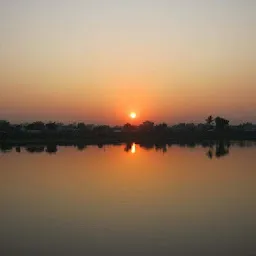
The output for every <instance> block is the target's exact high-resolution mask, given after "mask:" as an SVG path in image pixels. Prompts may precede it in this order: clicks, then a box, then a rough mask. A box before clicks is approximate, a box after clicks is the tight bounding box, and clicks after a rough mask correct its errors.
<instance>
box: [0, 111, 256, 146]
mask: <svg viewBox="0 0 256 256" xmlns="http://www.w3.org/2000/svg"><path fill="white" fill-rule="evenodd" d="M219 138H227V139H256V125H254V124H252V123H243V124H240V125H230V123H229V120H227V119H225V118H222V117H216V118H214V117H213V116H209V117H207V118H206V120H205V121H204V122H203V123H200V124H194V123H179V124H176V125H172V126H170V125H167V124H166V123H160V124H155V123H154V122H152V121H145V122H143V123H141V124H140V125H132V124H130V123H126V124H124V125H123V126H109V125H94V124H85V123H72V124H63V123H57V122H48V123H44V122H41V121H36V122H31V123H22V124H12V123H10V122H8V121H5V120H3V121H0V141H33V140H37V141H40V140H42V141H44V140H48V141H58V142H61V141H67V140H68V141H70V140H71V141H72V140H86V141H92V142H97V141H99V142H100V141H103V142H119V141H120V142H123V141H127V140H166V139H169V140H171V139H179V140H202V139H219Z"/></svg>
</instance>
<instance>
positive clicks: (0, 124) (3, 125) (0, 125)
mask: <svg viewBox="0 0 256 256" xmlns="http://www.w3.org/2000/svg"><path fill="white" fill-rule="evenodd" d="M10 128H11V125H10V123H9V122H8V121H6V120H0V131H5V132H7V131H9V130H10Z"/></svg>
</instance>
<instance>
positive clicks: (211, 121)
mask: <svg viewBox="0 0 256 256" xmlns="http://www.w3.org/2000/svg"><path fill="white" fill-rule="evenodd" d="M205 121H206V123H207V124H209V125H212V123H213V121H214V118H213V116H212V115H211V116H208V117H207V118H206V119H205Z"/></svg>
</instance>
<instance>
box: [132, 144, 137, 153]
mask: <svg viewBox="0 0 256 256" xmlns="http://www.w3.org/2000/svg"><path fill="white" fill-rule="evenodd" d="M131 153H132V154H135V153H136V144H135V143H133V144H132V148H131Z"/></svg>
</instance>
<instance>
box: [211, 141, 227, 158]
mask: <svg viewBox="0 0 256 256" xmlns="http://www.w3.org/2000/svg"><path fill="white" fill-rule="evenodd" d="M229 148H230V143H229V142H225V141H217V142H216V144H215V152H214V149H213V147H210V148H209V150H208V152H207V153H206V154H207V156H208V157H209V158H210V159H212V158H213V155H215V157H216V158H220V157H223V156H226V155H228V154H229Z"/></svg>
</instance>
